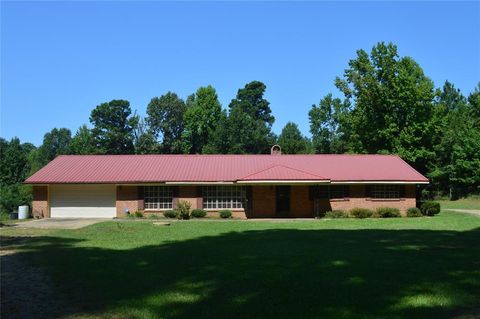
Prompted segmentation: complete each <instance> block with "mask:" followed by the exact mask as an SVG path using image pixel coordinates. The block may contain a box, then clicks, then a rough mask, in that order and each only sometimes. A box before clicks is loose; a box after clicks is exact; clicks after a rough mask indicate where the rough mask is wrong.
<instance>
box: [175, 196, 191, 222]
mask: <svg viewBox="0 0 480 319" xmlns="http://www.w3.org/2000/svg"><path fill="white" fill-rule="evenodd" d="M190 207H192V204H191V203H190V202H187V201H185V200H181V201H180V202H179V203H178V207H177V211H178V218H179V219H190Z"/></svg>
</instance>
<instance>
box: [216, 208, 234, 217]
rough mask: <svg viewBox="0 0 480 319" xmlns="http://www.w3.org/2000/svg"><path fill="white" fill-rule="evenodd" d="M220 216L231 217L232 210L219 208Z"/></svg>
mask: <svg viewBox="0 0 480 319" xmlns="http://www.w3.org/2000/svg"><path fill="white" fill-rule="evenodd" d="M219 214H220V217H221V218H230V217H232V212H231V211H229V210H221V211H220V212H219Z"/></svg>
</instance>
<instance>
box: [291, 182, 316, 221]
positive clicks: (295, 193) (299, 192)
mask: <svg viewBox="0 0 480 319" xmlns="http://www.w3.org/2000/svg"><path fill="white" fill-rule="evenodd" d="M290 217H292V218H301V217H313V201H312V200H310V196H309V187H308V186H292V187H290Z"/></svg>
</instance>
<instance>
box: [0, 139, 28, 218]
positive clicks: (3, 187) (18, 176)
mask: <svg viewBox="0 0 480 319" xmlns="http://www.w3.org/2000/svg"><path fill="white" fill-rule="evenodd" d="M33 150H34V147H33V146H32V144H29V143H26V144H21V143H20V140H19V139H18V138H16V137H15V138H13V139H11V140H10V142H8V141H6V140H5V139H3V138H0V213H2V214H4V213H10V212H12V211H13V210H15V209H16V208H17V207H18V206H19V205H23V204H28V203H29V202H30V201H31V186H29V185H22V182H23V181H24V180H25V178H26V177H27V176H28V173H29V171H30V163H29V161H28V154H29V153H30V152H31V151H33Z"/></svg>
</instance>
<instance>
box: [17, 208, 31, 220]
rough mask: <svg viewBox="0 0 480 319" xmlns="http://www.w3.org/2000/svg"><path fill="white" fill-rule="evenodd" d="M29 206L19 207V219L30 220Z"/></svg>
mask: <svg viewBox="0 0 480 319" xmlns="http://www.w3.org/2000/svg"><path fill="white" fill-rule="evenodd" d="M28 208H29V207H28V206H18V219H27V218H28V212H29V210H28Z"/></svg>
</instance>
